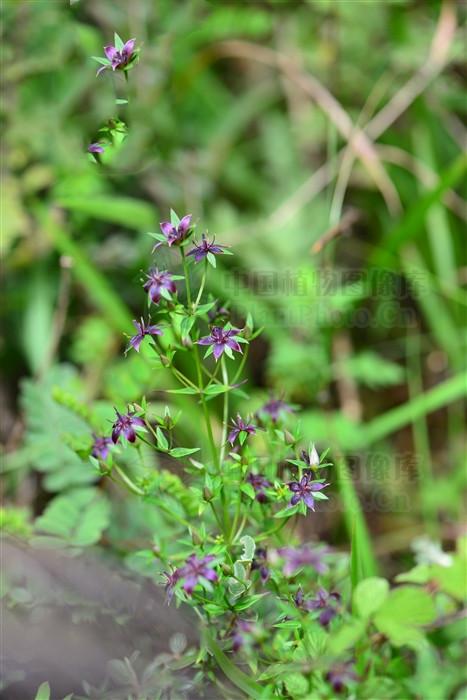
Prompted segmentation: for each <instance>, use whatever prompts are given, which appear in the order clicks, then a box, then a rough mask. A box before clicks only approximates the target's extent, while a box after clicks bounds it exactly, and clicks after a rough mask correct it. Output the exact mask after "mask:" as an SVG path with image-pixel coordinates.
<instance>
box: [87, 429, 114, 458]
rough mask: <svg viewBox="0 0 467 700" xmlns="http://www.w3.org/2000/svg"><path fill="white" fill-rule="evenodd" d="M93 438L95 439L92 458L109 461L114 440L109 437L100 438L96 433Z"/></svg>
mask: <svg viewBox="0 0 467 700" xmlns="http://www.w3.org/2000/svg"><path fill="white" fill-rule="evenodd" d="M92 436H93V438H94V442H93V445H92V449H91V454H92V456H93V457H95V458H96V459H107V457H108V456H109V447H110V445H111V444H112V440H111V439H110V438H109V437H99V436H98V435H96V434H95V433H93V434H92Z"/></svg>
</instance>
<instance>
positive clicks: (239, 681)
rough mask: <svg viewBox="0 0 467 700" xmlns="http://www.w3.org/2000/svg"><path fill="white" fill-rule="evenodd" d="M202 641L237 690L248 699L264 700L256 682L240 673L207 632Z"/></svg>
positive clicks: (206, 631) (204, 633)
mask: <svg viewBox="0 0 467 700" xmlns="http://www.w3.org/2000/svg"><path fill="white" fill-rule="evenodd" d="M203 637H204V641H205V643H206V646H207V648H208V650H209V651H210V653H211V654H212V655H213V657H214V658H215V660H216V663H217V665H218V666H219V668H220V669H221V671H223V673H224V674H225V675H226V676H227V678H228V679H229V681H231V682H232V683H233V684H234V685H235V686H236V687H237V688H240V690H243V692H244V693H246V696H247V697H248V698H253V700H264V692H263V690H262V688H261V686H260V685H259V684H258V683H256V681H254V680H253V678H251V676H248V675H247V674H246V673H244V672H243V671H241V670H240V669H239V668H238V666H236V665H235V664H233V663H232V661H231V660H230V659H229V658H228V657H227V656H226V655H225V654H224V652H223V651H222V649H221V648H220V646H219V645H218V644H217V642H216V641H215V639H214V637H213V636H212V635H211V634H210V632H209V631H208V630H204V632H203Z"/></svg>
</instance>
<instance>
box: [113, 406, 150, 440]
mask: <svg viewBox="0 0 467 700" xmlns="http://www.w3.org/2000/svg"><path fill="white" fill-rule="evenodd" d="M115 413H116V414H117V420H116V421H115V423H114V424H113V426H112V442H113V443H115V444H116V443H117V442H118V441H119V439H120V436H121V435H123V437H124V438H126V439H127V440H128V442H135V440H136V430H135V427H141V428H144V427H145V423H144V420H143V419H142V418H139V417H138V416H136V415H135V414H134V413H130V412H128V413H126V414H124V415H122V414H121V413H119V412H118V411H117V409H115Z"/></svg>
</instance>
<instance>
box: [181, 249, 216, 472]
mask: <svg viewBox="0 0 467 700" xmlns="http://www.w3.org/2000/svg"><path fill="white" fill-rule="evenodd" d="M180 255H181V256H182V264H183V274H184V275H185V285H186V298H187V301H188V307H189V308H190V309H191V288H190V278H189V275H188V266H187V262H186V256H185V252H184V250H183V248H180ZM193 353H194V357H195V365H196V374H197V377H198V388H199V392H200V394H201V405H202V407H203V414H204V421H205V423H206V430H207V434H208V440H209V445H210V447H211V453H212V458H213V461H214V464H217V467H218V469H219V456H218V453H217V449H216V443H215V442H214V435H213V434H212V425H211V419H210V417H209V411H208V407H207V406H206V400H205V398H204V394H203V391H204V385H203V374H202V370H201V360H200V357H199V351H198V345H197V344H196V343H195V344H194V345H193Z"/></svg>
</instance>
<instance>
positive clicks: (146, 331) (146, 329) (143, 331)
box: [125, 317, 163, 353]
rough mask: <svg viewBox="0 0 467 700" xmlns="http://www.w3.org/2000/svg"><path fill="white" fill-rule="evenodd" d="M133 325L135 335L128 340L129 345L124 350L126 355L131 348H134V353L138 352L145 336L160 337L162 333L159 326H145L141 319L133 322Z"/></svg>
mask: <svg viewBox="0 0 467 700" xmlns="http://www.w3.org/2000/svg"><path fill="white" fill-rule="evenodd" d="M133 325H134V327H135V328H136V330H137V333H136V334H135V335H133V336H132V337H131V338H130V342H129V345H128V347H127V349H126V350H125V353H127V352H128V351H129V350H131V348H134V349H135V350H136V352H139V346H140V345H141V343H142V341H143V338H144V336H145V335H162V334H163V331H162V329H161V328H160V326H146V324H145V322H144V319H143V317H141V320H140V321H135V320H134V321H133Z"/></svg>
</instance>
